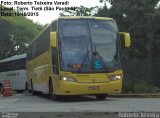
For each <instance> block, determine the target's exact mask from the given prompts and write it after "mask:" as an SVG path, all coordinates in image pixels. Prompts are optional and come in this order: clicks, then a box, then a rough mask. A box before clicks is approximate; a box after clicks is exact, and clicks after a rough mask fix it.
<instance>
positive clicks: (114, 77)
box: [109, 75, 123, 81]
mask: <svg viewBox="0 0 160 118" xmlns="http://www.w3.org/2000/svg"><path fill="white" fill-rule="evenodd" d="M122 78H123V75H115V76H109V79H110V80H111V81H114V80H119V79H122Z"/></svg>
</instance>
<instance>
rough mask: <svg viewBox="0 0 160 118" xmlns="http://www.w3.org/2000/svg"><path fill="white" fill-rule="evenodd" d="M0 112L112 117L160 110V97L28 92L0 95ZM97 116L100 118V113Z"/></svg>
mask: <svg viewBox="0 0 160 118" xmlns="http://www.w3.org/2000/svg"><path fill="white" fill-rule="evenodd" d="M0 112H39V113H43V114H44V112H72V113H77V112H79V113H80V112H81V113H84V112H87V113H90V112H92V113H95V112H103V113H104V114H106V112H107V114H108V112H110V113H111V115H112V116H113V117H114V115H113V114H112V112H118V113H121V112H160V99H159V98H112V97H109V98H107V99H106V100H103V101H98V100H97V99H96V98H95V97H94V96H78V97H69V98H65V99H63V100H61V101H54V100H51V99H50V98H48V97H46V96H42V95H40V96H32V95H31V94H28V93H25V94H14V95H13V96H11V97H3V96H2V95H0ZM104 114H103V115H104ZM103 115H102V116H103ZM116 115H117V114H116ZM159 115H160V114H159ZM62 116H63V115H62V114H61V115H58V117H62ZM98 117H99V118H101V117H100V115H98ZM115 117H116V116H115ZM26 118H27V117H26ZM40 118H45V117H40ZM48 118H49V117H48ZM62 118H63V117H62ZM92 118H94V117H93V116H92Z"/></svg>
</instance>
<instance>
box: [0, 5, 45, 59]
mask: <svg viewBox="0 0 160 118" xmlns="http://www.w3.org/2000/svg"><path fill="white" fill-rule="evenodd" d="M1 7H3V6H1ZM13 12H14V11H13ZM42 29H43V26H42V25H39V24H35V23H33V21H32V20H29V19H27V18H26V17H21V16H19V17H16V16H0V50H1V51H0V59H3V58H7V57H10V56H12V55H16V54H22V53H26V50H27V45H28V44H29V42H31V41H32V40H33V39H34V37H35V36H36V35H37V34H38V33H39V32H40V31H41V30H42Z"/></svg>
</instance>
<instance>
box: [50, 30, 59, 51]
mask: <svg viewBox="0 0 160 118" xmlns="http://www.w3.org/2000/svg"><path fill="white" fill-rule="evenodd" d="M50 42H51V46H53V47H54V48H56V47H57V32H51V33H50Z"/></svg>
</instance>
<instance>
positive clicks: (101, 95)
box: [95, 94, 107, 100]
mask: <svg viewBox="0 0 160 118" xmlns="http://www.w3.org/2000/svg"><path fill="white" fill-rule="evenodd" d="M95 96H96V98H97V100H105V99H106V97H107V94H97V95H95Z"/></svg>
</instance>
